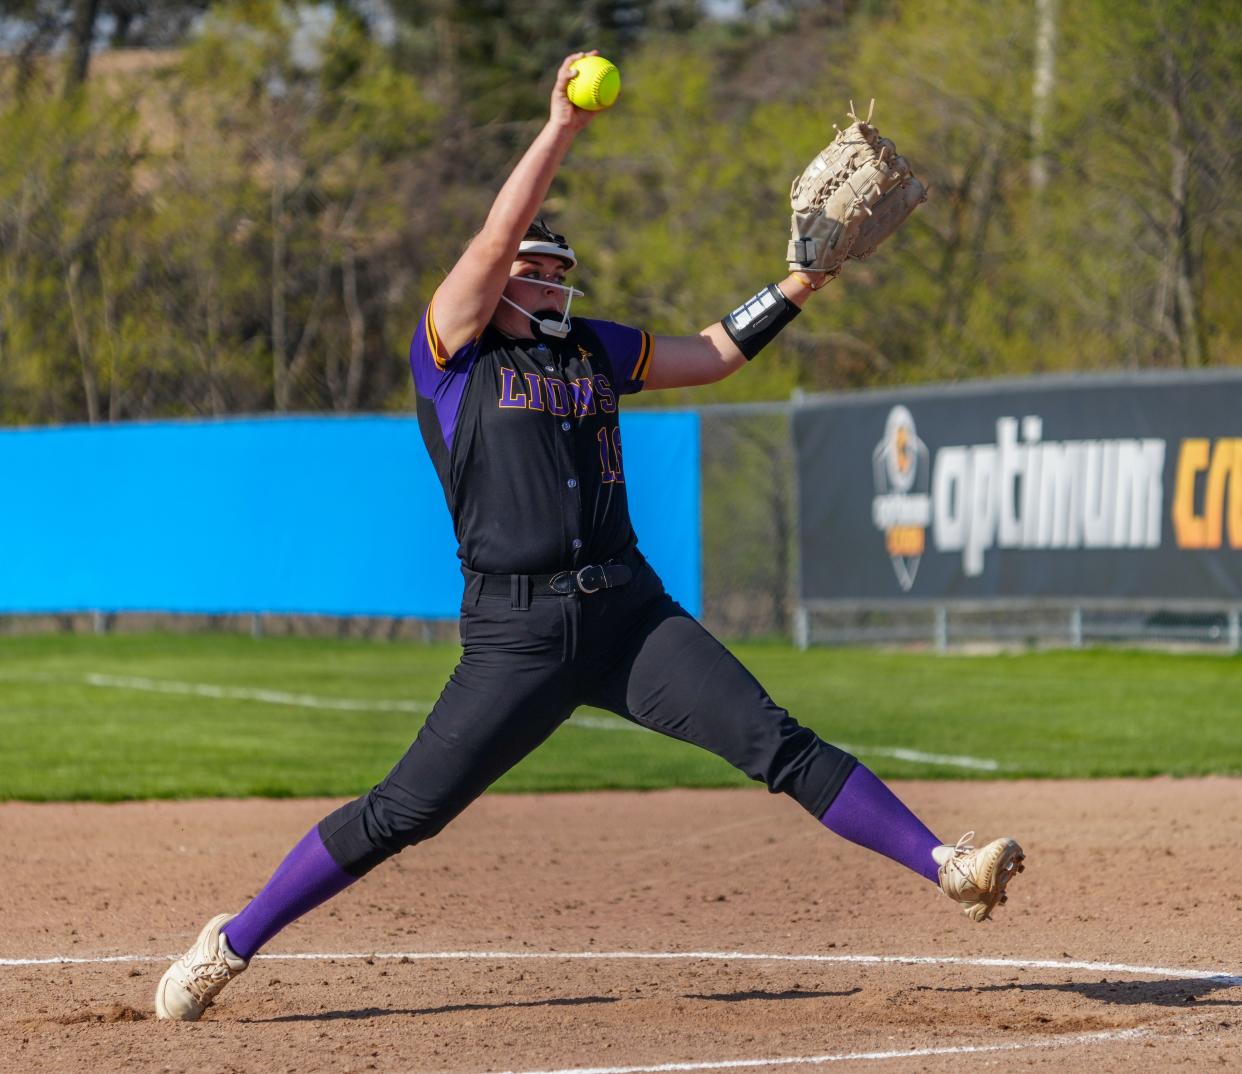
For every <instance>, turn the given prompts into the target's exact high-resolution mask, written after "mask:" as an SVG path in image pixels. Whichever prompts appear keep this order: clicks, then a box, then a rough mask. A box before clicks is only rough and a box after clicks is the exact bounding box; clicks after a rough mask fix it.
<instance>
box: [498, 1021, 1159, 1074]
mask: <svg viewBox="0 0 1242 1074" xmlns="http://www.w3.org/2000/svg"><path fill="white" fill-rule="evenodd" d="M1147 1035H1148V1030H1146V1029H1105V1030H1097V1031H1096V1032H1092V1033H1072V1034H1067V1035H1065V1036H1059V1037H1048V1038H1047V1039H1045V1040H1029V1041H1008V1042H1005V1043H1001V1044H959V1045H945V1046H942V1047H939V1048H901V1049H896V1050H893V1051H887V1052H839V1053H837V1054H835V1055H801V1056H793V1055H790V1056H779V1057H771V1058H766V1059H718V1060H716V1061H714V1062H704V1063H659V1064H657V1065H654V1066H638V1067H564V1068H561V1069H559V1070H527V1071H520V1072H519V1071H513V1070H507V1071H504V1072H503V1074H664V1072H665V1071H680V1070H738V1069H745V1068H748V1067H749V1068H754V1067H788V1066H803V1065H805V1066H814V1065H820V1064H824V1063H849V1062H858V1061H863V1060H869V1059H871V1060H874V1059H922V1058H927V1057H931V1056H937V1055H979V1054H981V1053H985V1052H1018V1051H1026V1050H1027V1049H1028V1048H1060V1047H1068V1046H1071V1045H1075V1044H1094V1043H1100V1042H1105V1043H1110V1042H1115V1041H1127V1040H1137V1039H1139V1038H1141V1037H1145V1036H1147Z"/></svg>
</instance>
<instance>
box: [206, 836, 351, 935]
mask: <svg viewBox="0 0 1242 1074" xmlns="http://www.w3.org/2000/svg"><path fill="white" fill-rule="evenodd" d="M357 879H358V878H357V877H356V876H352V875H350V874H349V873H347V872H346V871H345V870H344V869H342V868H341V867H340V866H339V865H337V863H336V861H335V860H334V859H333V857H332V855H331V854H329V853H328V851H327V848H326V847H325V846H324V845H323V840H322V839H320V838H319V829H318V828H317V827H316V828H312V829H311V830H310V831H309V832H307V833H306V835H304V836H303V837H302V841H301V842H300V843H298V845H297V846H295V847H294V848H293V849H292V850H291V851H289V856H288V857H286V858H285V860H284V861H282V862H281V863H280V865H278V866H277V867H276V872H274V873H273V874H272V878H271V880H269V881H268V882H267V883H266V884H264V885H263V890H262V891H260V892H259V894H258V895H256V896H255V897H254V898H253V899H251V900H250V902H249V903H248V904H247V905H246V908H245V909H244V910H243V911H242V912H241V913H240V914H238V915H237V916H236V917H235V918H233V920H232V921H230V922H229V923H228V924H227V925H225V926H224V935H225V936H226V937H227V938H228V941H229V947H231V948H232V949H233V952H234V953H235V954H236V955H238V956H239V957H240V958H246V959H248V958H250V956H251V955H253V954H254V953H255V952H256V951H257V950H258V949H259V948H260V947H262V946H263V945H264V944H265V943H267V941H268V940H270V939H271V938H272V937H273V936H275V935H276V933H278V932H279V931H280V930H281V929H283V928H284V927H285V926H286V925H287V924H289V922H290V921H293V920H295V919H297V918H299V917H301V916H302V915H303V914H305V913H309V912H310V911H311V910H313V909H314V908H315V907H316V906H318V905H319V904H320V903H323V902H327V901H328V900H329V899H330V898H332V896H333V895H336V894H338V893H339V892H341V891H344V890H345V889H346V888H347V887H349V885H350V884H352V883H353V882H354V881H355V880H357Z"/></svg>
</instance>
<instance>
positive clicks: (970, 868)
mask: <svg viewBox="0 0 1242 1074" xmlns="http://www.w3.org/2000/svg"><path fill="white" fill-rule="evenodd" d="M974 834H975V833H974V832H967V833H966V834H965V835H963V836H962V837H961V839H959V840H958V841H957V845H956V846H940V847H936V849H935V850H933V851H932V857H933V858H934V859H935V861H936V864H937V865H939V866H940V890H941V891H943V892H944V893H945V894H946V895H947V896H949V898H950V899H952V900H953V901H954V902H958V903H961V904H962V913H964V914H965V915H966V916H967V917H968V918H970V919H971V920H972V921H986V920H987V919H988V918H989V917H990V916H991V913H992V911H993V910H994V909H995V908H996V907H997V905H999V904H1003V903H1004V902H1006V900H1007V899H1008V898H1009V896H1008V895H1006V894H1005V888H1006V887H1007V886H1008V884H1009V881H1010V880H1012V879H1013V878H1014V877H1015V876H1016V875H1017V874H1018V873H1020V872H1022V871H1023V869H1025V866H1024V865H1023V864H1022V862H1023V861H1024V860H1025V858H1026V855H1025V854H1024V853H1023V852H1022V848H1021V847H1020V846H1018V844H1017V842H1016V841H1015V840H1013V839H993V840H992V842H990V843H988V845H987V846H984V847H979V848H978V849H975V847H973V846H971V845H970V840H971V839H972V838H974Z"/></svg>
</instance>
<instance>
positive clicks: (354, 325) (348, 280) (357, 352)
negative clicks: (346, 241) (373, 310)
mask: <svg viewBox="0 0 1242 1074" xmlns="http://www.w3.org/2000/svg"><path fill="white" fill-rule="evenodd" d="M341 291H342V292H343V295H344V298H345V315H346V316H347V317H348V318H349V370H348V371H347V373H346V374H345V407H344V409H345V410H357V409H358V397H359V396H360V395H361V394H362V369H363V366H362V359H363V354H364V351H365V349H366V338H367V323H366V317H365V315H364V314H363V312H362V303H361V302H360V301H359V300H358V261H357V258H356V257H355V256H354V251H353V249H352V248H351V247H349V246H346V247H345V259H344V274H343V278H342V281H341Z"/></svg>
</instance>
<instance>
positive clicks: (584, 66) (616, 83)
mask: <svg viewBox="0 0 1242 1074" xmlns="http://www.w3.org/2000/svg"><path fill="white" fill-rule="evenodd" d="M574 70H575V71H576V72H577V74H575V75H574V77H573V78H571V79H570V80H569V85H568V86H566V87H565V94H566V96H568V97H569V99H570V100H571V101H572V102H573V103H574V104H576V105H577V106H578V107H579V108H585V109H586V110H587V111H588V112H598V111H599V110H600V109H601V108H611V107H612V103H613V101H615V100H616V99H617V94H618V93H620V92H621V72H620V71H618V70H617V65H616V64H614V63H613V62H612V61H611V60H606V59H604V57H603V56H583V57H582V59H580V60H577V61H575V63H574Z"/></svg>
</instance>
